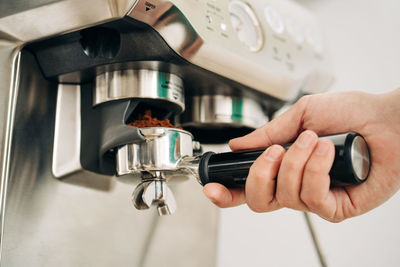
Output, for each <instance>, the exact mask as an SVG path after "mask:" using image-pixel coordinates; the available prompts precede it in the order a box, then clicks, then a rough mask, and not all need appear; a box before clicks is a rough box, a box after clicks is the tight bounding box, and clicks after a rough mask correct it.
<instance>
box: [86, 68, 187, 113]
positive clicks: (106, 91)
mask: <svg viewBox="0 0 400 267" xmlns="http://www.w3.org/2000/svg"><path fill="white" fill-rule="evenodd" d="M126 98H146V99H155V100H165V101H168V102H171V103H173V104H175V105H176V106H177V109H178V110H179V113H180V112H183V111H184V110H185V96H184V88H183V81H182V79H181V78H179V77H178V76H176V75H174V74H171V73H164V72H161V71H155V70H148V69H140V70H134V69H130V70H117V71H110V72H105V73H102V74H100V75H98V76H96V82H95V89H94V90H93V105H99V104H101V103H105V102H108V101H112V100H117V99H126Z"/></svg>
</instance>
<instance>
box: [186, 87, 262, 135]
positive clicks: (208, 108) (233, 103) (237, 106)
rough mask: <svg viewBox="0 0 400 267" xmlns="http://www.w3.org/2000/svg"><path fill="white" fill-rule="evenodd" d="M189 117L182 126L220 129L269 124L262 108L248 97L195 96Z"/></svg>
mask: <svg viewBox="0 0 400 267" xmlns="http://www.w3.org/2000/svg"><path fill="white" fill-rule="evenodd" d="M191 101H192V102H191V105H190V111H189V112H191V114H190V115H189V117H190V118H191V121H185V122H183V123H182V126H184V127H185V126H194V127H218V126H238V127H249V128H257V127H260V126H262V125H264V124H265V123H267V122H268V116H267V115H265V113H264V110H263V108H262V106H261V105H260V104H259V103H258V102H257V101H255V100H253V99H251V98H247V97H234V96H224V95H202V96H194V97H193V98H192V100H191Z"/></svg>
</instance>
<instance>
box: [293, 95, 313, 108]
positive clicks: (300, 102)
mask: <svg viewBox="0 0 400 267" xmlns="http://www.w3.org/2000/svg"><path fill="white" fill-rule="evenodd" d="M311 98H312V96H311V95H305V96H302V97H300V99H299V100H298V101H297V103H296V105H298V106H300V107H302V108H304V107H305V106H307V104H308V103H309V102H310V100H311Z"/></svg>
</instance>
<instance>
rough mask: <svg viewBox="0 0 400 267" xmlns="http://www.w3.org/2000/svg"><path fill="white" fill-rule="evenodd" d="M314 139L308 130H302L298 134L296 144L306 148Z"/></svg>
mask: <svg viewBox="0 0 400 267" xmlns="http://www.w3.org/2000/svg"><path fill="white" fill-rule="evenodd" d="M313 140H314V135H313V134H312V133H310V132H304V133H302V134H301V135H300V137H299V139H298V140H297V145H298V146H299V147H301V148H306V147H309V146H310V145H311V143H312V142H313Z"/></svg>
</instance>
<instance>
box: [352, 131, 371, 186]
mask: <svg viewBox="0 0 400 267" xmlns="http://www.w3.org/2000/svg"><path fill="white" fill-rule="evenodd" d="M369 155H370V154H369V150H368V145H367V142H366V141H365V139H364V138H363V137H361V136H356V137H355V138H354V140H353V143H352V144H351V150H350V157H351V162H352V163H353V164H352V167H353V170H354V173H355V174H356V175H357V178H358V179H360V180H365V179H366V178H367V177H368V174H369V170H370V166H371V161H370V156H369Z"/></svg>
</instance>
